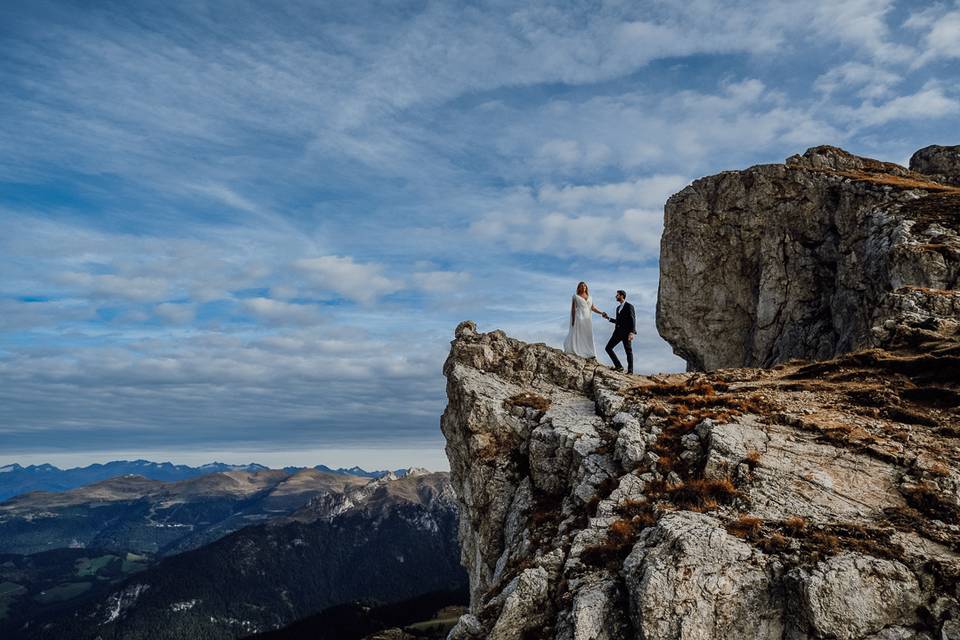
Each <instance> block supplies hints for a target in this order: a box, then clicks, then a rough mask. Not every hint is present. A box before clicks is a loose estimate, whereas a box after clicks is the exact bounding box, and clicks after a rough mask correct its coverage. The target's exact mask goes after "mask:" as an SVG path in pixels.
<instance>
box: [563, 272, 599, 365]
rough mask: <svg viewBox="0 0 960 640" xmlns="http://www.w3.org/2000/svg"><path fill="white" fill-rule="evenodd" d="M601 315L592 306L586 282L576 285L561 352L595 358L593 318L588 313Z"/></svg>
mask: <svg viewBox="0 0 960 640" xmlns="http://www.w3.org/2000/svg"><path fill="white" fill-rule="evenodd" d="M591 311H592V312H594V313H602V312H601V311H600V309H597V308H596V307H595V306H593V298H591V297H590V288H589V287H587V283H586V282H581V283H580V284H578V285H577V293H576V294H575V295H574V296H573V300H572V301H571V303H570V331H569V332H568V333H567V339H566V340H564V341H563V350H564V351H566V352H567V353H573V354H576V355H578V356H582V357H584V358H596V357H597V350H596V348H595V347H594V346H593V318H592V317H591V315H590V312H591Z"/></svg>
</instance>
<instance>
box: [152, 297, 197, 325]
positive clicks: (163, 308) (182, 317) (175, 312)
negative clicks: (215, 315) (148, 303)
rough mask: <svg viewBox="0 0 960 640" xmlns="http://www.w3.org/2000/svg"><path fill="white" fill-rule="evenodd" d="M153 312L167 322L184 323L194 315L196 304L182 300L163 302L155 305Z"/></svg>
mask: <svg viewBox="0 0 960 640" xmlns="http://www.w3.org/2000/svg"><path fill="white" fill-rule="evenodd" d="M154 313H156V314H157V315H158V316H160V317H161V318H163V319H165V320H167V321H169V322H174V323H177V324H186V323H188V322H190V321H192V320H193V319H194V317H195V316H196V313H197V306H196V305H195V304H192V303H184V302H163V303H161V304H158V305H157V306H156V308H155V309H154Z"/></svg>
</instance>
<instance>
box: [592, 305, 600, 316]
mask: <svg viewBox="0 0 960 640" xmlns="http://www.w3.org/2000/svg"><path fill="white" fill-rule="evenodd" d="M590 310H591V311H593V312H594V313H599V314H600V315H603V311H600V309H597V306H596V305H594V304H592V305H590Z"/></svg>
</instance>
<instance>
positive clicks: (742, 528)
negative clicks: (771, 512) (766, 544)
mask: <svg viewBox="0 0 960 640" xmlns="http://www.w3.org/2000/svg"><path fill="white" fill-rule="evenodd" d="M762 531H763V519H761V518H758V517H756V516H751V515H742V516H740V517H739V518H737V519H736V520H734V521H733V522H730V523H728V524H727V533H729V534H730V535H733V536H737V537H738V538H742V539H744V540H756V539H757V538H758V537H759V536H760V533H761V532H762Z"/></svg>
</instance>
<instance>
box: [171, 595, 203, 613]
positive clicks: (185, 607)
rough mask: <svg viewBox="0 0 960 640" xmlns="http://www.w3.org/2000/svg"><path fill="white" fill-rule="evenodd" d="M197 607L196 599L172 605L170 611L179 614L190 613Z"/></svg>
mask: <svg viewBox="0 0 960 640" xmlns="http://www.w3.org/2000/svg"><path fill="white" fill-rule="evenodd" d="M195 606H197V599H196V598H194V599H193V600H186V601H184V602H174V603H173V604H171V605H170V610H171V611H177V612H179V611H189V610H190V609H193V608H194V607H195Z"/></svg>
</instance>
